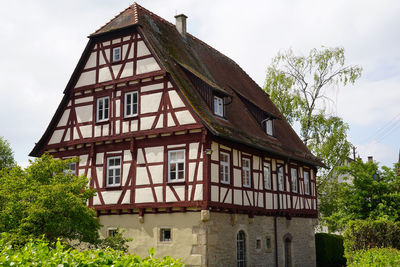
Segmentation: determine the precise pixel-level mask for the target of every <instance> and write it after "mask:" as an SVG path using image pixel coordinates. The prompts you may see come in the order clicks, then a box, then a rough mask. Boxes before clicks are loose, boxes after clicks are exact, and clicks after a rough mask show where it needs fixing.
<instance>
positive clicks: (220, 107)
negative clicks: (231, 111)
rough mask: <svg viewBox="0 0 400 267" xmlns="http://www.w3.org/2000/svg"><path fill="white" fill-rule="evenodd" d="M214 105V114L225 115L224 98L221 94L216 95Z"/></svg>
mask: <svg viewBox="0 0 400 267" xmlns="http://www.w3.org/2000/svg"><path fill="white" fill-rule="evenodd" d="M213 105H214V114H215V115H217V116H220V117H224V99H223V98H222V97H219V96H214V99H213Z"/></svg>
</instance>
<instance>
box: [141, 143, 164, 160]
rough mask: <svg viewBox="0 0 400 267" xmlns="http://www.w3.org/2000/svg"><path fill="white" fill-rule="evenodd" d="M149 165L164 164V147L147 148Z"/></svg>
mask: <svg viewBox="0 0 400 267" xmlns="http://www.w3.org/2000/svg"><path fill="white" fill-rule="evenodd" d="M144 150H145V153H146V158H147V163H155V162H163V161H164V147H162V146H156V147H146V148H145V149H144Z"/></svg>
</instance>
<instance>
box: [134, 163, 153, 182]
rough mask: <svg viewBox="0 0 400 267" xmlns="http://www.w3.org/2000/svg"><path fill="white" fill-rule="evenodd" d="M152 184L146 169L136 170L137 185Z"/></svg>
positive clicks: (138, 168) (139, 168)
mask: <svg viewBox="0 0 400 267" xmlns="http://www.w3.org/2000/svg"><path fill="white" fill-rule="evenodd" d="M147 184H150V181H149V176H148V174H147V170H146V167H137V168H136V185H147Z"/></svg>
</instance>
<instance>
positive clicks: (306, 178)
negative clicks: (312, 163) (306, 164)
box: [303, 171, 310, 195]
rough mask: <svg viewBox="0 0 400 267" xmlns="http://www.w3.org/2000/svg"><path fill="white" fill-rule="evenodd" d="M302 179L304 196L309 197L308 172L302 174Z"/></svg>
mask: <svg viewBox="0 0 400 267" xmlns="http://www.w3.org/2000/svg"><path fill="white" fill-rule="evenodd" d="M303 177H304V194H306V195H309V194H310V173H309V172H306V171H305V172H303Z"/></svg>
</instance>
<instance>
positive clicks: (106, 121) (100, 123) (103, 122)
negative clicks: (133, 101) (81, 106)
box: [96, 119, 110, 125]
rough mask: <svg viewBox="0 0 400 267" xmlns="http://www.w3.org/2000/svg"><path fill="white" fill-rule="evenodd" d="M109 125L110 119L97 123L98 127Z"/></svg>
mask: <svg viewBox="0 0 400 267" xmlns="http://www.w3.org/2000/svg"><path fill="white" fill-rule="evenodd" d="M107 123H110V120H109V119H107V120H103V121H96V125H102V124H107Z"/></svg>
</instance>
